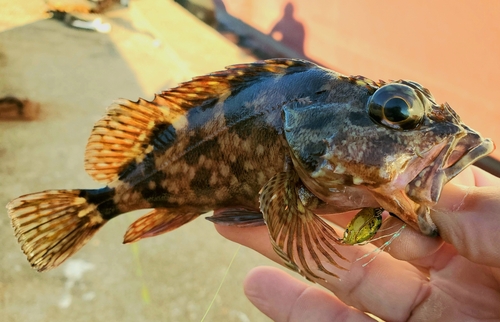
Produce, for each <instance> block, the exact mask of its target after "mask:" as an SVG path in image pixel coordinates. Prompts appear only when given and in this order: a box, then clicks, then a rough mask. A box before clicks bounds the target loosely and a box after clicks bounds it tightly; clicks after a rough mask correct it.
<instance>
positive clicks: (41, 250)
mask: <svg viewBox="0 0 500 322" xmlns="http://www.w3.org/2000/svg"><path fill="white" fill-rule="evenodd" d="M7 209H8V213H9V216H10V218H11V221H12V226H13V227H14V231H15V234H16V237H17V238H18V240H19V243H20V244H21V248H22V250H23V252H24V253H25V254H26V256H27V258H28V261H29V262H30V264H31V266H32V267H33V268H35V269H36V270H38V271H40V272H41V271H44V270H47V269H50V268H54V267H56V266H58V265H60V264H61V263H62V262H64V261H65V260H66V259H67V258H68V257H70V256H71V255H72V254H74V253H75V252H76V251H78V250H79V249H80V248H81V247H82V246H83V245H85V244H86V243H87V241H88V240H89V239H90V238H91V237H92V236H93V235H94V234H95V233H96V232H97V230H98V229H99V228H101V227H102V225H104V224H105V223H106V221H105V220H104V219H103V218H102V216H101V214H100V213H99V212H98V211H97V206H96V205H95V204H92V203H88V202H87V200H86V199H85V198H84V197H81V196H80V190H49V191H43V192H38V193H34V194H29V195H25V196H21V197H19V198H17V199H14V200H12V201H11V202H10V203H9V204H7Z"/></svg>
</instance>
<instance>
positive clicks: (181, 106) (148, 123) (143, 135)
mask: <svg viewBox="0 0 500 322" xmlns="http://www.w3.org/2000/svg"><path fill="white" fill-rule="evenodd" d="M313 67H317V65H315V64H313V63H310V62H307V61H303V60H292V59H270V60H265V61H257V62H255V63H250V64H239V65H233V66H229V67H226V69H225V70H222V71H218V72H214V73H211V74H208V75H205V76H198V77H195V78H193V80H191V81H189V82H185V83H182V84H180V85H179V86H177V87H175V88H172V89H169V90H167V91H164V92H162V93H161V94H158V95H156V96H155V98H154V99H153V100H152V101H147V100H144V99H139V100H138V101H136V102H132V101H129V100H124V99H122V100H118V101H116V102H115V103H113V104H112V105H111V106H110V107H109V108H108V110H107V114H106V116H104V117H103V118H102V119H101V120H99V121H98V122H97V123H96V124H95V126H94V129H93V131H92V133H91V135H90V138H89V141H88V143H87V148H86V151H85V170H86V171H87V173H88V174H89V175H90V176H91V177H92V178H93V179H95V180H97V181H99V182H103V183H108V182H111V181H113V180H114V179H115V178H117V177H118V175H119V174H120V172H121V171H122V170H124V169H125V168H126V167H127V165H128V164H129V163H130V162H132V161H134V160H135V161H137V162H140V161H141V160H142V157H143V156H144V155H145V154H146V153H148V152H150V149H151V147H150V145H149V142H150V141H151V139H152V136H153V134H154V130H155V129H157V128H159V125H173V126H174V128H175V129H176V130H178V129H180V128H182V127H184V126H185V125H186V118H185V115H186V114H187V113H188V111H189V110H190V109H191V108H194V107H198V106H204V107H211V106H213V105H214V104H215V103H216V102H217V101H219V100H220V99H223V98H227V97H228V96H230V95H231V92H232V91H235V90H237V89H239V88H241V87H243V86H248V85H249V84H251V83H252V81H254V80H258V79H259V78H260V77H264V76H266V75H268V76H279V75H282V74H285V73H287V72H290V71H291V70H290V69H297V70H304V69H307V68H313Z"/></svg>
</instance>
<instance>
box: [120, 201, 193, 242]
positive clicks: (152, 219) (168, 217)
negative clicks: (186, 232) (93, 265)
mask: <svg viewBox="0 0 500 322" xmlns="http://www.w3.org/2000/svg"><path fill="white" fill-rule="evenodd" d="M177 211H178V210H174V209H164V208H157V209H154V210H153V211H151V212H149V213H147V214H146V215H144V216H142V217H141V218H139V219H137V220H136V221H134V222H133V223H132V225H130V227H128V229H127V232H126V233H125V236H124V237H123V243H124V244H129V243H133V242H136V241H138V240H140V239H143V238H148V237H153V236H157V235H161V234H164V233H166V232H169V231H171V230H174V229H176V228H179V227H180V226H182V225H184V224H187V223H188V222H190V221H191V220H193V219H195V218H196V217H198V216H199V215H200V214H199V213H178V212H177Z"/></svg>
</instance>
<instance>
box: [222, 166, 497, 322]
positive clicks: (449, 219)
mask: <svg viewBox="0 0 500 322" xmlns="http://www.w3.org/2000/svg"><path fill="white" fill-rule="evenodd" d="M352 216H353V214H352V213H351V214H350V215H332V216H328V217H326V218H327V219H328V220H330V221H332V222H333V223H335V224H338V225H340V226H341V227H345V226H346V224H347V223H348V222H349V220H350V219H351V218H352ZM431 216H432V219H433V221H434V222H435V223H436V225H437V226H438V228H439V231H440V236H441V238H431V237H427V236H424V235H422V234H420V233H419V232H416V231H415V230H412V229H411V228H409V227H407V228H405V229H404V230H403V231H402V233H401V235H400V236H399V237H398V238H396V239H395V240H394V241H393V242H392V244H391V245H390V246H389V247H387V248H386V249H385V250H386V251H387V253H385V252H382V253H380V254H378V255H377V258H376V259H375V260H374V261H372V262H371V263H369V264H368V265H367V266H365V267H363V266H362V264H363V261H362V260H361V261H357V262H356V259H357V258H360V257H361V256H363V254H366V253H369V252H370V251H372V250H373V249H375V248H376V247H377V246H381V245H382V244H383V243H384V242H385V241H386V240H380V241H377V242H375V243H374V244H376V245H371V244H368V245H365V246H342V247H341V248H340V250H341V252H342V254H343V255H344V256H345V257H346V258H347V259H349V261H350V262H351V265H350V267H349V266H346V267H347V268H348V270H347V271H339V272H338V274H339V277H340V279H338V278H334V277H331V276H325V279H326V281H317V282H318V283H319V284H321V285H323V286H324V287H325V288H327V289H328V290H330V291H331V292H333V294H332V293H330V292H328V291H325V290H323V289H320V288H318V287H315V286H310V285H309V284H306V283H304V282H302V281H300V280H298V279H295V278H294V277H292V276H290V275H288V274H287V273H285V272H283V271H281V270H278V269H276V268H271V267H257V268H255V269H253V270H252V271H251V272H250V273H249V275H248V276H247V278H246V281H245V285H244V289H245V294H246V295H247V297H248V298H249V299H250V301H251V302H252V303H253V304H254V305H255V306H256V307H257V308H259V310H261V311H262V312H263V313H264V314H266V315H267V316H269V317H270V318H271V319H273V320H275V321H365V320H366V321H369V320H371V321H373V320H372V318H371V317H370V316H368V315H366V314H365V313H364V312H368V313H371V314H373V315H375V316H378V317H380V318H381V319H384V320H391V321H406V320H411V321H436V320H439V321H465V320H498V319H500V178H497V177H494V176H492V175H490V174H488V173H486V172H484V171H482V170H480V169H478V168H475V167H469V168H467V169H466V170H464V172H463V173H462V174H460V175H459V176H458V177H457V178H455V179H454V180H453V181H452V182H450V183H449V184H447V185H446V186H445V189H444V191H443V193H442V196H441V199H440V201H439V203H438V205H437V206H436V207H435V209H434V210H433V212H432V213H431ZM388 220H389V221H392V223H391V224H390V225H387V224H386V227H387V226H393V228H392V229H393V231H395V230H397V229H399V228H400V227H401V225H402V223H401V222H400V221H399V220H398V219H396V218H389V219H388ZM216 228H217V230H218V231H219V233H221V234H222V235H223V236H224V237H226V238H228V239H230V240H232V241H235V242H238V243H240V244H243V245H245V246H248V247H250V248H253V249H254V250H256V251H258V252H260V253H262V254H263V255H265V256H267V257H269V258H270V259H272V260H274V261H276V262H278V263H280V264H281V263H282V261H281V259H280V258H279V257H278V255H277V254H276V253H275V252H274V251H273V249H272V246H271V244H270V241H269V235H268V232H267V228H266V227H265V226H261V227H254V228H236V227H230V226H216ZM340 233H342V232H341V231H340ZM443 240H444V241H445V242H443ZM344 266H345V265H344ZM336 273H337V272H336ZM323 276H324V275H323ZM334 294H335V295H334Z"/></svg>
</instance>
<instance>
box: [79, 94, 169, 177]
mask: <svg viewBox="0 0 500 322" xmlns="http://www.w3.org/2000/svg"><path fill="white" fill-rule="evenodd" d="M169 112H170V111H169V109H168V108H167V107H165V106H161V105H159V104H157V103H155V102H147V101H145V100H143V99H140V100H139V101H137V102H131V101H127V100H118V101H116V102H115V103H114V104H113V105H111V106H110V107H109V108H108V113H107V115H106V116H105V117H104V118H102V119H101V120H99V121H98V122H97V123H96V124H95V125H94V129H93V131H92V134H91V135H90V138H89V141H88V143H87V148H86V151H85V170H87V173H88V174H89V175H90V176H91V177H92V178H94V179H95V180H97V181H99V182H103V183H107V182H110V181H112V180H113V179H115V178H116V177H117V176H118V174H119V173H120V172H121V170H123V169H124V168H125V167H126V165H127V164H128V163H129V162H130V161H132V160H136V159H137V158H140V157H141V156H142V155H143V154H144V153H145V151H146V150H147V149H148V147H149V141H150V139H151V134H152V131H153V129H154V128H155V126H156V125H157V124H161V123H167V115H168V114H169ZM137 161H140V160H137Z"/></svg>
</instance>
